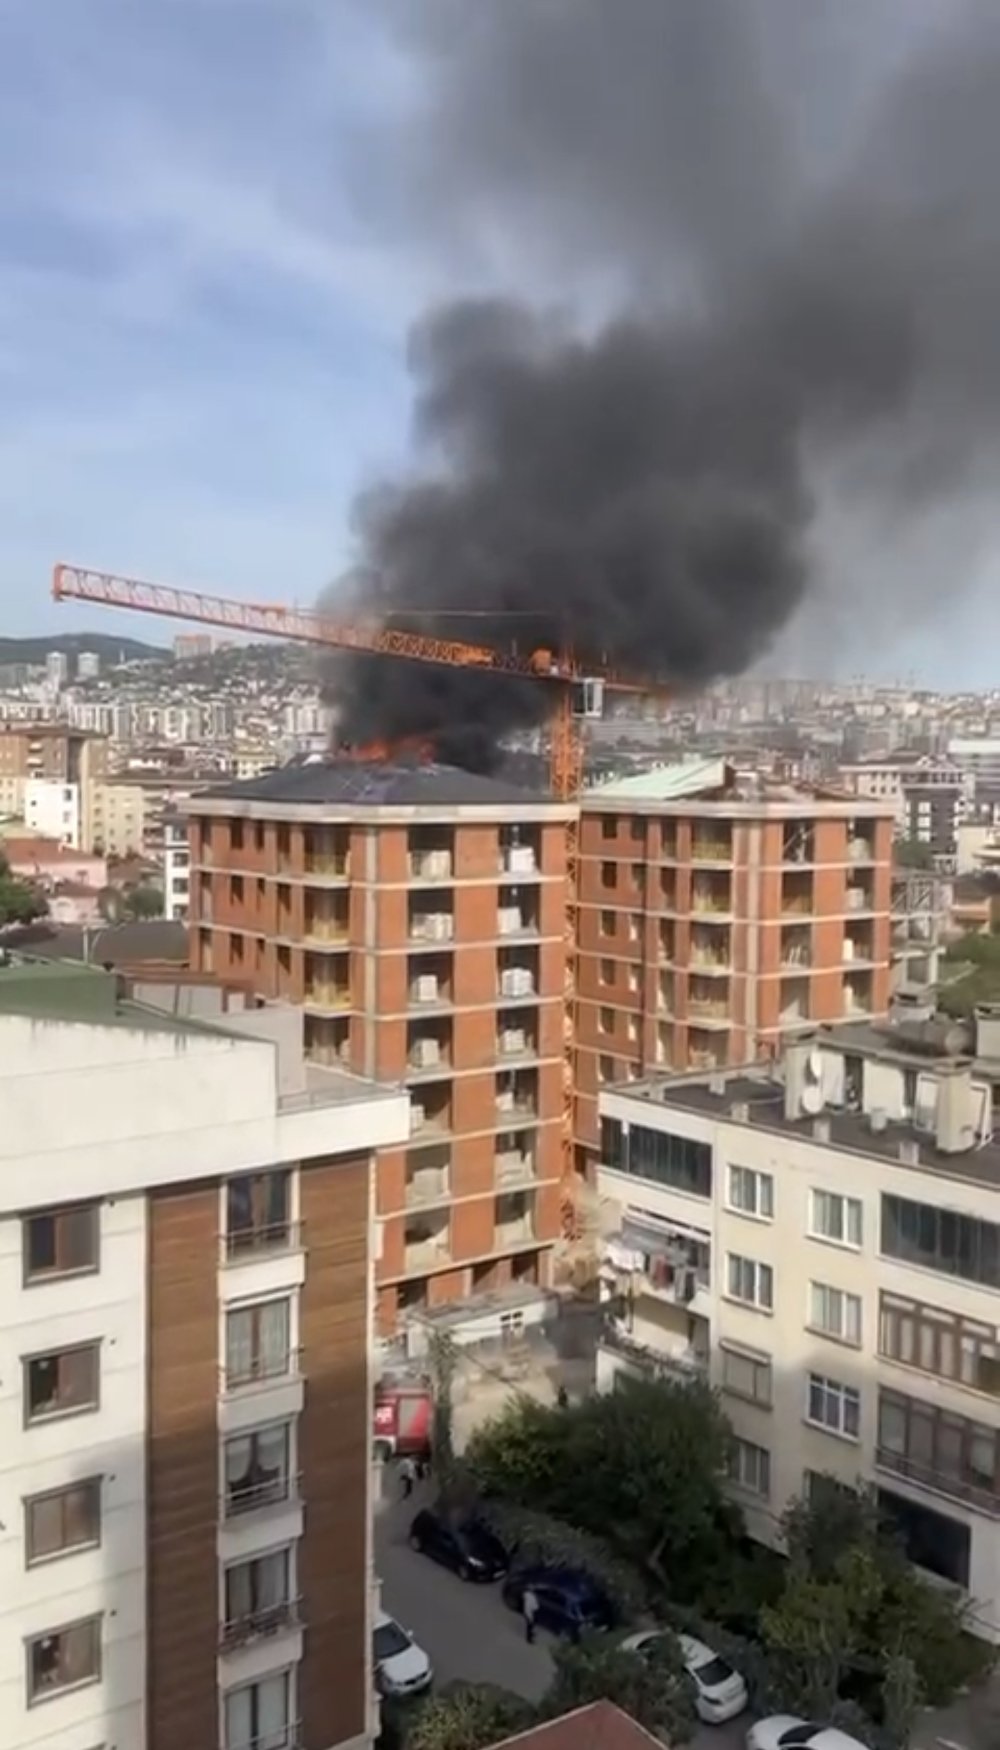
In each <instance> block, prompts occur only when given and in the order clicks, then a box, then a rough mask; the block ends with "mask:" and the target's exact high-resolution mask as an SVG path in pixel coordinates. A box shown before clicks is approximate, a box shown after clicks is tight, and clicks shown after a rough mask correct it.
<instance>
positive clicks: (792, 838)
mask: <svg viewBox="0 0 1000 1750" xmlns="http://www.w3.org/2000/svg"><path fill="white" fill-rule="evenodd" d="M781 861H782V862H783V863H815V861H816V834H815V831H814V830H813V823H812V821H811V820H788V821H786V822H785V825H784V829H783V831H782V835H781Z"/></svg>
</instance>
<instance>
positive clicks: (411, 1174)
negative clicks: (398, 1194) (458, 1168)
mask: <svg viewBox="0 0 1000 1750" xmlns="http://www.w3.org/2000/svg"><path fill="white" fill-rule="evenodd" d="M450 1195H451V1150H450V1149H449V1148H434V1149H424V1150H421V1151H420V1152H419V1153H418V1154H415V1155H410V1156H408V1157H407V1162H406V1188H405V1192H404V1199H405V1203H406V1207H407V1209H416V1208H419V1207H420V1206H421V1205H429V1204H435V1203H446V1202H447V1200H448V1198H449V1196H450Z"/></svg>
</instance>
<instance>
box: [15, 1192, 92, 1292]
mask: <svg viewBox="0 0 1000 1750" xmlns="http://www.w3.org/2000/svg"><path fill="white" fill-rule="evenodd" d="M21 1232H22V1243H23V1248H24V1279H25V1281H26V1282H44V1281H50V1280H51V1279H52V1278H53V1277H56V1276H77V1275H82V1273H83V1272H84V1271H86V1270H96V1269H97V1268H98V1262H99V1236H100V1219H99V1210H98V1206H97V1204H96V1203H85V1204H79V1205H77V1206H76V1207H75V1208H73V1209H46V1210H41V1211H39V1213H38V1214H36V1215H26V1216H25V1217H24V1219H23V1220H22V1223H21Z"/></svg>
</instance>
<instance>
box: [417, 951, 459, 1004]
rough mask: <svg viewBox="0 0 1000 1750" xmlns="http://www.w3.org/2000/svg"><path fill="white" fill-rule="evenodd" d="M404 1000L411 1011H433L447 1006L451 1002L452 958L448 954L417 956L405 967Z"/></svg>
mask: <svg viewBox="0 0 1000 1750" xmlns="http://www.w3.org/2000/svg"><path fill="white" fill-rule="evenodd" d="M407 973H408V980H409V982H408V984H407V988H406V999H407V1003H408V1005H409V1007H410V1008H411V1009H433V1008H443V1007H446V1006H448V1005H449V1004H450V1003H451V1000H452V957H451V955H450V954H436V955H429V954H418V955H415V956H413V957H412V958H411V959H410V961H409V963H408V966H407Z"/></svg>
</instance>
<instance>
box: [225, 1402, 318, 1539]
mask: <svg viewBox="0 0 1000 1750" xmlns="http://www.w3.org/2000/svg"><path fill="white" fill-rule="evenodd" d="M290 1426H291V1425H290V1423H288V1422H279V1423H274V1424H272V1425H270V1426H269V1427H264V1428H256V1429H251V1430H250V1431H249V1432H247V1433H244V1434H233V1435H231V1436H230V1437H229V1438H228V1439H227V1440H225V1442H224V1443H223V1468H224V1473H225V1482H224V1486H223V1493H222V1502H221V1508H222V1518H223V1520H225V1521H228V1520H231V1519H235V1518H240V1517H242V1516H243V1515H244V1514H250V1513H262V1512H264V1511H266V1510H267V1509H270V1508H283V1507H286V1506H288V1505H289V1504H291V1503H293V1502H295V1501H297V1500H298V1495H299V1482H300V1478H299V1476H298V1473H297V1472H293V1471H292V1470H291V1468H290V1465H289V1455H290V1451H291V1440H290Z"/></svg>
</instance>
